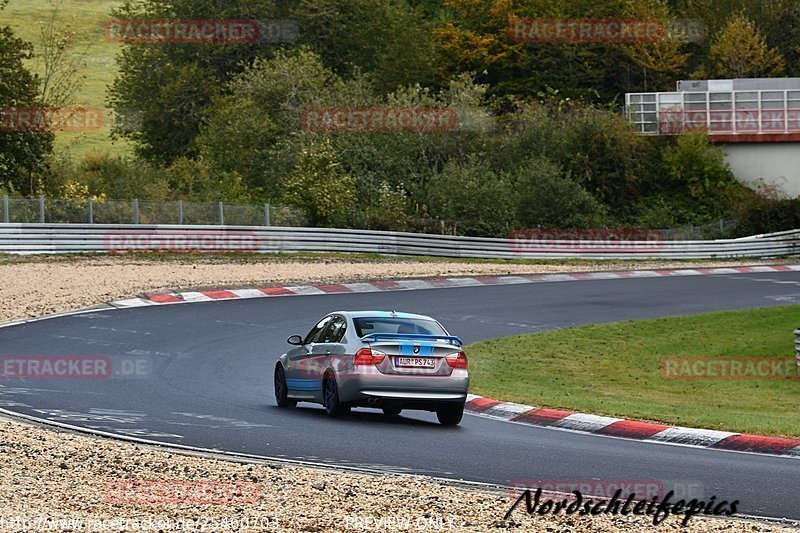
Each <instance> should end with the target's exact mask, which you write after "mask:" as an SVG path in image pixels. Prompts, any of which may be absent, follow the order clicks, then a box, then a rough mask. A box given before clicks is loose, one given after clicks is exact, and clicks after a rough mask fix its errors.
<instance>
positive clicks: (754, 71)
mask: <svg viewBox="0 0 800 533" xmlns="http://www.w3.org/2000/svg"><path fill="white" fill-rule="evenodd" d="M708 59H709V63H710V71H711V74H712V75H713V76H715V77H718V78H760V77H772V76H778V75H780V74H781V73H783V71H784V68H785V66H786V64H785V63H786V62H785V61H784V59H783V56H782V55H781V54H780V52H778V51H777V50H776V49H774V48H770V47H769V46H767V42H766V40H765V39H764V37H763V36H762V35H761V34H760V33H759V31H758V28H757V27H756V25H755V24H754V23H753V22H751V21H750V20H749V19H748V18H747V17H745V16H744V15H743V14H741V13H737V14H735V15H733V16H732V17H731V18H730V20H729V21H728V23H727V25H726V26H725V27H724V28H723V29H722V30H721V31H720V32H719V33H718V34H717V36H716V37H715V38H714V42H713V43H712V44H711V48H710V50H709V54H708Z"/></svg>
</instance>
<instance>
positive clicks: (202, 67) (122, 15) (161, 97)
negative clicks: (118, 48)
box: [109, 0, 281, 164]
mask: <svg viewBox="0 0 800 533" xmlns="http://www.w3.org/2000/svg"><path fill="white" fill-rule="evenodd" d="M280 15H281V10H280V9H279V8H278V7H277V2H275V1H274V0H230V1H226V2H224V3H219V2H214V1H212V0H199V1H198V0H143V1H141V2H139V1H134V0H126V2H125V3H124V4H123V5H122V6H121V7H120V8H119V9H117V10H116V11H115V13H114V16H115V17H116V18H118V19H126V20H136V19H150V20H153V19H155V20H159V19H178V20H181V19H183V20H199V19H214V18H216V19H257V20H258V19H260V20H271V19H275V18H280ZM273 48H274V46H273V45H269V44H264V43H242V44H230V43H229V44H222V43H187V44H181V43H168V44H161V45H152V44H127V45H126V46H125V47H124V50H123V52H122V54H120V56H119V57H118V58H117V62H118V63H119V67H120V72H119V75H118V77H117V78H116V79H115V80H114V83H113V84H112V86H111V88H110V90H109V103H110V104H111V106H112V107H114V108H115V109H117V110H121V111H128V110H136V111H138V112H140V113H141V117H142V121H141V126H140V127H138V128H135V129H132V130H128V129H124V130H121V129H119V128H117V129H116V131H115V133H116V134H117V135H119V136H121V137H124V138H127V139H129V140H131V141H133V142H134V143H135V144H136V147H137V152H138V154H139V155H141V156H142V157H144V158H145V159H148V160H151V161H155V162H158V163H162V164H170V163H171V162H173V161H175V160H176V159H178V158H179V157H182V156H188V157H192V156H195V155H197V149H196V146H195V138H196V136H197V134H198V132H199V130H200V125H201V121H202V117H203V111H204V109H205V108H206V107H207V106H208V105H209V104H210V103H211V101H212V99H213V97H214V96H216V95H217V94H219V90H220V88H221V87H224V85H225V82H226V81H228V80H229V79H230V78H231V77H232V76H233V75H235V74H236V73H238V72H241V70H242V69H243V68H244V67H245V66H246V65H248V64H251V63H252V62H253V60H254V59H256V58H258V57H266V56H268V55H269V54H270V53H271V51H272V49H273Z"/></svg>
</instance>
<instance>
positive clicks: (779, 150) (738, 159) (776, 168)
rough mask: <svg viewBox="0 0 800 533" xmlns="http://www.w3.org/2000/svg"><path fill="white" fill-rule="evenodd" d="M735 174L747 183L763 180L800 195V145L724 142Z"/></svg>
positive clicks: (792, 195) (791, 143)
mask: <svg viewBox="0 0 800 533" xmlns="http://www.w3.org/2000/svg"><path fill="white" fill-rule="evenodd" d="M720 147H721V148H722V150H723V151H724V152H725V160H726V161H727V162H728V164H729V165H730V167H731V170H732V171H733V174H734V175H735V176H736V177H737V178H739V179H740V180H742V181H744V182H745V183H747V184H754V183H755V182H756V180H759V179H762V180H763V181H764V182H765V183H769V184H777V185H779V186H780V187H781V188H782V189H783V190H784V191H785V192H786V194H787V195H789V196H791V197H797V196H800V142H773V143H770V142H760V143H759V142H753V143H749V142H738V143H723V144H720Z"/></svg>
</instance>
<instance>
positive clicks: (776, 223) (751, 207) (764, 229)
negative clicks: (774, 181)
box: [733, 189, 800, 237]
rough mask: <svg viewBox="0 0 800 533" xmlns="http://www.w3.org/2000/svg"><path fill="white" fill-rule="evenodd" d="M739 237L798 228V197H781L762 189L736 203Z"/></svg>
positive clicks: (736, 229)
mask: <svg viewBox="0 0 800 533" xmlns="http://www.w3.org/2000/svg"><path fill="white" fill-rule="evenodd" d="M735 212H736V215H737V217H738V219H739V220H738V223H737V224H736V226H735V227H734V230H733V231H734V234H735V235H736V236H739V237H746V236H750V235H758V234H761V233H772V232H776V231H787V230H792V229H798V228H800V198H783V197H780V196H779V195H778V193H777V192H776V191H774V190H771V189H762V190H760V191H758V192H757V193H755V194H752V195H750V196H749V197H748V198H747V199H745V200H744V201H742V202H741V203H740V204H739V205H737V207H736V209H735Z"/></svg>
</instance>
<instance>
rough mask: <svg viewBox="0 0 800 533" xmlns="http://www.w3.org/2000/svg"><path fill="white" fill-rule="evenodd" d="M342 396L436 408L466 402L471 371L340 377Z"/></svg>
mask: <svg viewBox="0 0 800 533" xmlns="http://www.w3.org/2000/svg"><path fill="white" fill-rule="evenodd" d="M337 382H338V385H339V398H340V399H341V401H342V402H347V403H350V404H352V405H360V406H370V407H380V406H384V405H391V406H395V407H403V408H408V409H411V408H417V409H426V408H435V407H436V406H439V405H445V404H448V405H452V404H464V403H465V402H466V401H467V391H468V389H469V374H468V373H467V372H466V371H464V370H455V371H453V373H452V374H451V375H450V376H402V375H386V374H381V375H374V374H372V375H366V376H364V375H359V374H357V373H345V374H344V375H342V376H337Z"/></svg>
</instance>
